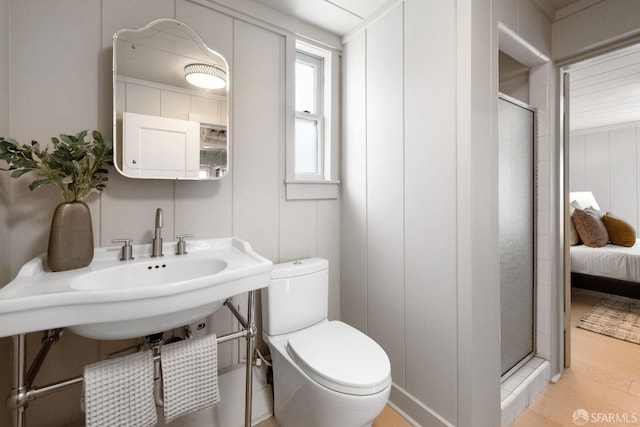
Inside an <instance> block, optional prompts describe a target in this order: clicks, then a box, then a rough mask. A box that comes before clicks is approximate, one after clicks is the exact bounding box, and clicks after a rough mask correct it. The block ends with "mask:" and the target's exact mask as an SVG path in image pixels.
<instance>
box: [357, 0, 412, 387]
mask: <svg viewBox="0 0 640 427" xmlns="http://www.w3.org/2000/svg"><path fill="white" fill-rule="evenodd" d="M402 18H403V7H402V5H400V6H398V7H396V8H395V9H393V10H392V11H391V12H389V13H388V14H387V15H386V16H384V17H382V18H381V19H380V20H378V21H377V22H376V23H374V25H372V26H371V27H370V28H369V29H368V30H367V68H366V73H367V74H366V79H367V89H366V97H367V254H368V262H367V277H368V282H367V285H368V289H367V290H368V293H367V299H368V312H367V333H368V334H369V335H370V336H371V337H372V338H373V339H375V340H376V341H377V342H378V343H379V344H380V345H382V347H383V348H384V349H385V351H386V352H387V354H388V355H389V358H390V359H391V375H392V377H393V378H394V381H395V382H396V383H397V384H399V385H401V386H404V384H405V366H404V363H405V342H404V337H405V330H404V324H405V320H404V312H405V307H404V293H405V281H404V174H403V170H404V132H403V126H402V123H403V80H404V79H403V75H402V73H403V70H402V67H401V65H400V64H402V63H403V62H404V59H403V56H402V52H403V49H402V44H403V38H402V33H403V31H402V23H403V19H402ZM385 64H391V65H390V66H386V65H385Z"/></svg>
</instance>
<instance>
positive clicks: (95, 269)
mask: <svg viewBox="0 0 640 427" xmlns="http://www.w3.org/2000/svg"><path fill="white" fill-rule="evenodd" d="M163 251H164V253H165V256H163V257H158V258H151V257H150V256H149V254H150V253H151V245H134V248H133V256H134V259H133V260H129V261H120V260H119V253H120V249H119V248H118V247H109V248H97V249H96V250H95V252H94V258H93V261H92V262H91V264H89V265H88V266H87V267H84V268H79V269H76V270H69V271H62V272H51V271H49V270H48V268H47V266H46V256H45V255H40V256H38V257H36V258H34V259H32V260H31V261H29V262H27V263H26V264H25V265H24V266H23V267H22V268H21V269H20V272H19V273H18V275H17V276H16V278H15V279H14V280H13V281H12V282H10V283H8V284H7V285H6V286H4V287H3V288H1V289H0V337H5V336H10V335H16V334H22V333H28V332H35V331H41V330H45V329H52V328H62V327H66V328H69V329H70V330H71V331H73V332H75V333H77V334H78V335H82V336H85V337H88V338H95V339H123V338H135V337H141V336H145V335H149V334H152V333H156V332H161V331H165V330H168V329H172V328H176V327H180V326H183V325H186V324H189V323H191V322H194V321H196V320H199V319H202V318H203V317H206V316H208V315H209V314H211V313H213V312H214V311H216V310H217V309H218V308H220V307H221V306H222V304H223V303H224V301H225V300H226V299H227V298H229V297H231V296H234V295H237V294H241V293H244V292H248V291H251V290H256V289H260V288H263V287H266V286H268V285H269V280H270V274H271V269H272V266H273V264H272V263H271V261H269V260H268V259H266V258H264V257H261V256H260V255H258V254H257V253H255V252H254V251H253V250H252V248H251V246H250V245H249V244H248V243H247V242H245V241H243V240H240V239H237V238H226V239H209V240H193V241H190V242H189V246H188V252H189V253H188V254H186V255H174V254H173V253H174V252H175V242H173V243H167V244H165V245H164V248H163Z"/></svg>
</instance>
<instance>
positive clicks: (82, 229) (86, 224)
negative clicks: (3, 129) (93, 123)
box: [0, 130, 113, 271]
mask: <svg viewBox="0 0 640 427" xmlns="http://www.w3.org/2000/svg"><path fill="white" fill-rule="evenodd" d="M86 136H87V131H86V130H85V131H81V132H78V133H77V134H75V135H66V134H62V135H60V138H55V137H53V138H51V141H52V142H53V150H51V151H50V150H49V147H45V148H44V149H42V148H41V147H40V144H39V143H38V142H37V141H32V142H31V144H20V143H18V142H17V141H15V140H14V139H12V138H4V137H0V160H4V161H5V162H6V163H7V164H8V165H9V166H8V168H0V169H2V170H6V171H12V173H11V176H12V177H14V178H18V177H20V176H22V175H24V174H26V173H30V172H35V173H36V178H35V180H34V181H33V182H32V183H31V184H30V185H29V188H30V189H31V190H34V189H35V188H38V187H40V186H43V185H53V186H54V187H57V188H59V189H60V190H61V192H62V197H63V198H64V202H63V203H61V204H59V205H58V206H57V207H56V210H55V211H54V214H53V219H52V222H51V232H50V235H49V248H48V252H47V263H48V265H49V268H50V269H51V270H52V271H64V270H71V269H74V268H80V267H85V266H87V265H89V263H90V262H91V260H92V259H93V228H92V225H91V212H90V211H89V208H88V206H87V205H86V204H85V203H84V201H83V200H84V198H85V197H86V196H87V195H88V194H89V193H90V192H91V191H93V190H97V191H102V190H104V188H105V186H106V182H107V180H108V178H107V176H106V175H107V173H108V171H107V169H105V168H104V164H105V163H110V162H112V161H113V147H112V144H111V142H110V141H109V140H105V139H103V137H102V135H101V134H100V132H98V131H93V133H92V136H93V140H92V141H85V138H86Z"/></svg>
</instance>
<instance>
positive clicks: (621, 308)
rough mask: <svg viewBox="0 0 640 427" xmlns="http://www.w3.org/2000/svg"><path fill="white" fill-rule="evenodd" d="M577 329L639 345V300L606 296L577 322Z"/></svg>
mask: <svg viewBox="0 0 640 427" xmlns="http://www.w3.org/2000/svg"><path fill="white" fill-rule="evenodd" d="M578 328H582V329H586V330H588V331H593V332H597V333H599V334H602V335H607V336H610V337H614V338H618V339H621V340H625V341H629V342H632V343H635V344H640V300H636V299H633V298H626V297H619V296H616V295H608V296H607V297H606V298H605V299H603V300H602V301H600V302H599V303H598V304H597V305H596V306H595V307H593V309H591V311H590V312H589V313H587V314H586V315H585V316H584V317H583V318H582V319H580V320H579V321H578Z"/></svg>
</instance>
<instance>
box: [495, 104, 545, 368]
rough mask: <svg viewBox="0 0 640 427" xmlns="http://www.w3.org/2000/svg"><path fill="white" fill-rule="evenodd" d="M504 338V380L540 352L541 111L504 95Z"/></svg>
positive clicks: (501, 190) (501, 174) (501, 176)
mask: <svg viewBox="0 0 640 427" xmlns="http://www.w3.org/2000/svg"><path fill="white" fill-rule="evenodd" d="M498 128H499V172H498V173H499V221H500V226H499V230H500V323H501V328H500V334H501V371H502V375H503V377H505V378H506V377H507V376H508V375H509V374H510V373H511V372H513V371H515V370H516V369H518V368H519V367H520V366H521V365H522V364H524V363H525V362H526V361H527V360H529V359H530V358H531V357H533V355H534V352H535V282H536V277H535V235H536V230H535V198H536V194H535V164H536V159H535V110H534V109H533V108H531V107H529V106H527V105H525V104H523V103H522V102H520V101H518V100H515V99H513V98H510V97H508V96H506V95H500V98H499V101H498Z"/></svg>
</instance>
